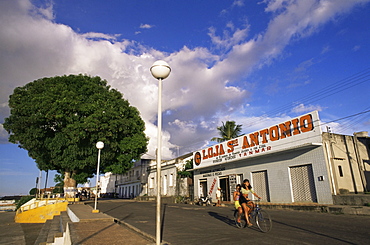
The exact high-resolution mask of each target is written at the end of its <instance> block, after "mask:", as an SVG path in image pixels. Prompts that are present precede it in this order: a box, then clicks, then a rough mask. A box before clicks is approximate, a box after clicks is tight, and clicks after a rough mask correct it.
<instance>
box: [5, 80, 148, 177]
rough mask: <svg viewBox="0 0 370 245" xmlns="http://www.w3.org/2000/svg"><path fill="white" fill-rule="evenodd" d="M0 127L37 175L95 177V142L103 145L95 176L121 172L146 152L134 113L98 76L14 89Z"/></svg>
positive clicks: (141, 128) (141, 127)
mask: <svg viewBox="0 0 370 245" xmlns="http://www.w3.org/2000/svg"><path fill="white" fill-rule="evenodd" d="M9 107H10V110H11V111H10V116H9V117H8V118H6V119H5V123H4V128H5V129H6V130H7V131H8V133H10V136H9V141H10V142H12V143H15V144H19V147H21V148H24V149H25V150H27V151H28V154H29V156H30V157H31V158H33V159H35V161H36V163H37V166H38V168H39V169H40V170H57V171H58V172H59V173H64V174H65V175H66V176H67V177H71V178H73V179H74V180H77V182H78V183H82V182H84V181H86V179H87V178H88V177H92V175H93V173H95V172H96V165H97V152H98V150H97V148H96V147H95V144H96V142H98V141H103V142H104V145H105V146H104V149H103V150H102V154H101V167H100V169H101V172H108V171H111V172H113V173H124V172H126V171H127V170H128V169H130V168H131V166H132V162H133V161H134V160H138V159H139V158H140V156H141V155H142V154H143V153H145V152H146V151H147V144H148V138H147V137H146V136H145V134H144V130H145V124H144V121H143V120H142V118H141V117H140V113H139V111H138V110H137V109H136V108H135V107H132V106H130V104H129V102H128V101H127V100H125V99H123V96H122V94H121V93H120V92H119V91H117V90H115V89H112V88H110V86H108V85H107V82H106V81H105V80H102V79H101V78H100V77H90V76H86V75H69V76H57V77H52V78H42V79H39V80H36V81H33V82H30V83H28V84H26V85H25V86H23V87H18V88H16V89H15V90H14V93H13V94H12V95H11V96H10V99H9Z"/></svg>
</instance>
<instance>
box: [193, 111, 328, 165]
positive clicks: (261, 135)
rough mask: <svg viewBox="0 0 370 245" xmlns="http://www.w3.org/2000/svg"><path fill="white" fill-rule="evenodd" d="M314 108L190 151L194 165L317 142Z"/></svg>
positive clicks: (262, 153) (318, 126)
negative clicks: (262, 127) (303, 113)
mask: <svg viewBox="0 0 370 245" xmlns="http://www.w3.org/2000/svg"><path fill="white" fill-rule="evenodd" d="M320 143H322V139H321V128H320V122H319V114H318V112H317V111H314V112H311V113H308V114H305V115H302V116H299V117H297V118H293V119H291V120H289V121H286V122H283V123H279V124H277V125H273V126H271V127H269V128H264V129H262V130H259V131H256V132H253V133H250V134H246V135H243V136H240V137H237V138H235V139H232V140H229V141H225V142H222V143H219V144H216V145H213V146H210V147H208V148H205V149H202V150H199V151H195V152H194V153H193V159H194V167H193V168H194V169H197V168H204V167H209V166H213V165H220V164H223V163H227V162H232V161H237V160H242V159H246V158H249V157H254V156H262V155H264V154H268V153H273V152H278V151H282V150H284V149H288V148H292V147H298V146H300V145H305V144H320Z"/></svg>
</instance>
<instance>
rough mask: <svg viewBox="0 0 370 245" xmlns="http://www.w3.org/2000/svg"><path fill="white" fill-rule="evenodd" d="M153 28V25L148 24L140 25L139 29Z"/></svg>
mask: <svg viewBox="0 0 370 245" xmlns="http://www.w3.org/2000/svg"><path fill="white" fill-rule="evenodd" d="M153 27H154V26H153V25H149V24H141V25H140V28H141V29H151V28H153Z"/></svg>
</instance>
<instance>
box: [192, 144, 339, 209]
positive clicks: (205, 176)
mask: <svg viewBox="0 0 370 245" xmlns="http://www.w3.org/2000/svg"><path fill="white" fill-rule="evenodd" d="M301 165H312V172H313V183H314V187H315V192H316V199H317V202H318V203H325V204H331V203H332V197H331V190H330V183H329V178H328V171H327V168H326V161H325V155H324V151H323V147H322V146H318V147H311V148H310V149H296V150H291V151H286V152H283V153H276V154H269V155H267V156H264V157H255V158H249V159H244V160H240V161H235V162H230V163H226V164H222V165H217V166H214V167H209V168H204V169H199V170H196V171H195V173H194V192H195V193H194V194H195V196H198V197H199V196H200V193H201V190H200V181H201V180H207V190H208V194H209V193H210V192H211V195H210V196H211V197H212V199H213V200H215V198H216V197H215V191H216V189H217V187H218V186H220V185H221V183H220V179H221V178H223V177H225V176H230V175H243V177H242V178H243V179H249V180H250V182H251V184H252V186H253V185H254V184H255V183H254V179H253V173H255V172H259V171H266V173H267V180H268V182H267V183H268V192H269V193H268V194H269V199H270V200H268V201H270V202H277V203H291V202H293V201H295V200H294V197H293V190H292V182H291V173H290V168H291V167H297V166H301ZM207 171H208V173H207ZM319 177H320V178H319ZM241 181H242V180H241V179H239V180H237V183H240V182H241ZM214 182H215V184H213V183H214ZM223 191H225V190H223ZM233 191H234V190H231V189H230V190H229V193H232V192H233ZM230 199H231V197H230ZM265 201H266V200H265Z"/></svg>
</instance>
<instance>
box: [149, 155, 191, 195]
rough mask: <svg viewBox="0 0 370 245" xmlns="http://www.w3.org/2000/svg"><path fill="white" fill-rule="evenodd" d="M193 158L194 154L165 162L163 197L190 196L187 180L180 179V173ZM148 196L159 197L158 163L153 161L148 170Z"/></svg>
mask: <svg viewBox="0 0 370 245" xmlns="http://www.w3.org/2000/svg"><path fill="white" fill-rule="evenodd" d="M191 158H192V153H189V154H186V155H184V156H180V157H178V158H175V159H172V160H169V161H163V162H162V164H161V187H162V188H161V196H189V195H192V193H189V185H191V184H192V183H189V182H188V179H187V178H179V176H178V175H177V172H178V171H181V170H183V169H184V166H185V163H186V161H187V160H190V159H191ZM147 193H148V196H156V195H157V163H156V161H153V162H152V163H151V164H150V166H149V168H148V191H147Z"/></svg>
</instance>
